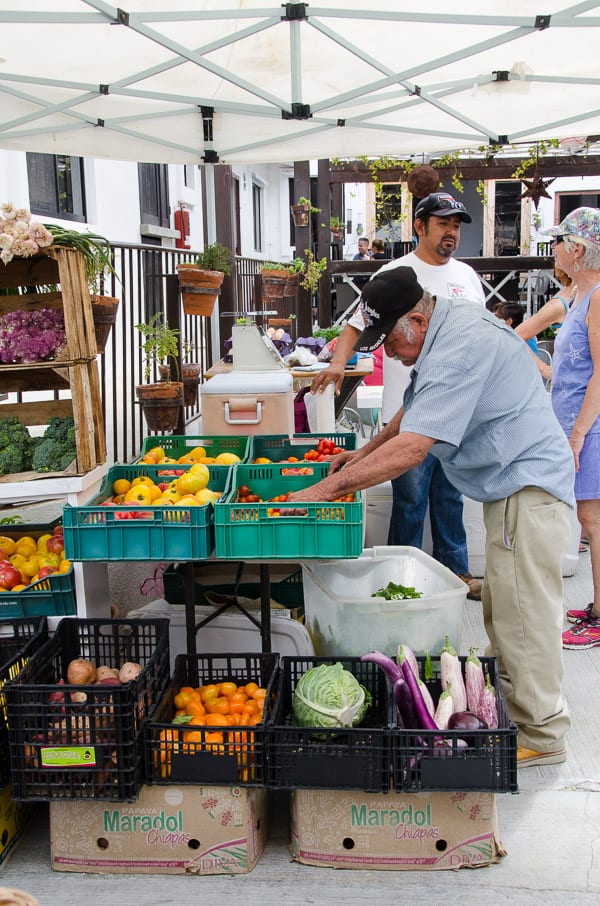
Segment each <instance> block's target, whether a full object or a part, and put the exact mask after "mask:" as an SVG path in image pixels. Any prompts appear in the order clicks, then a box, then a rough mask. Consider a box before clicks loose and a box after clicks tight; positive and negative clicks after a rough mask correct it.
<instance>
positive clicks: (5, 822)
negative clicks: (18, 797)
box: [0, 783, 31, 868]
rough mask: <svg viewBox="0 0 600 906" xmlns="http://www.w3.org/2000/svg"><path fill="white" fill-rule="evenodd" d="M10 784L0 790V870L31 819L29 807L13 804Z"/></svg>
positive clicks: (19, 803) (17, 803)
mask: <svg viewBox="0 0 600 906" xmlns="http://www.w3.org/2000/svg"><path fill="white" fill-rule="evenodd" d="M11 795H12V787H11V785H10V783H7V784H6V786H4V787H2V789H1V790H0V868H2V867H3V866H4V865H5V864H6V862H7V861H8V859H9V857H10V855H11V854H12V852H13V850H14V848H15V846H16V845H17V843H18V842H19V841H20V839H21V838H22V836H23V834H24V833H25V831H26V829H27V827H28V825H29V821H30V819H31V806H29V805H24V804H23V803H21V802H13V800H12V798H11Z"/></svg>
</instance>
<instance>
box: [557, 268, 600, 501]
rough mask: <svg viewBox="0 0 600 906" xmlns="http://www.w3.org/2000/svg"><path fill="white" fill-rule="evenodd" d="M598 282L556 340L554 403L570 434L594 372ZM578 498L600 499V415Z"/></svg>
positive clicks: (587, 444) (587, 445)
mask: <svg viewBox="0 0 600 906" xmlns="http://www.w3.org/2000/svg"><path fill="white" fill-rule="evenodd" d="M598 287H600V283H597V284H596V286H594V287H593V289H592V290H590V292H589V293H588V294H587V295H586V296H584V298H583V299H582V300H581V301H580V302H579V304H578V305H577V306H576V307H575V308H570V309H569V311H568V312H567V316H566V318H565V320H564V321H563V324H562V327H561V329H560V330H559V331H558V334H557V335H556V339H555V341H554V355H553V358H552V406H553V408H554V412H555V414H556V417H557V418H558V421H559V422H560V424H561V427H562V429H563V431H564V432H565V434H566V435H567V437H570V435H571V431H572V430H573V425H574V424H575V420H576V418H577V416H578V415H579V411H580V409H581V406H582V403H583V398H584V396H585V392H586V390H587V386H588V383H589V381H590V378H591V376H592V374H593V370H594V368H593V364H592V359H591V356H590V343H589V339H588V329H587V324H586V323H585V319H586V318H587V314H588V310H589V307H590V297H591V295H592V293H593V292H594V291H595V290H596V289H598ZM575 499H576V500H598V499H600V415H599V416H598V418H597V419H596V421H595V422H594V424H593V425H592V427H591V428H590V430H589V431H588V433H587V435H586V438H585V441H584V444H583V447H582V450H581V453H580V454H579V471H578V472H577V473H576V474H575Z"/></svg>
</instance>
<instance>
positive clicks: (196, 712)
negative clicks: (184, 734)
mask: <svg viewBox="0 0 600 906" xmlns="http://www.w3.org/2000/svg"><path fill="white" fill-rule="evenodd" d="M185 713H186V714H189V715H190V716H191V717H204V715H205V714H206V708H205V707H204V705H203V704H202V700H201V699H200V696H199V695H198V696H196V695H195V693H193V694H192V695H190V697H189V698H188V700H187V702H186V703H185Z"/></svg>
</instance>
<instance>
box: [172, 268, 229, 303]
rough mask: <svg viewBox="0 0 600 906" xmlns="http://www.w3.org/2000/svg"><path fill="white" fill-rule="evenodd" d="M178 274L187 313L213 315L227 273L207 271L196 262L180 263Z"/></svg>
mask: <svg viewBox="0 0 600 906" xmlns="http://www.w3.org/2000/svg"><path fill="white" fill-rule="evenodd" d="M177 276H178V278H179V288H180V289H181V298H182V301H183V310H184V312H185V313H186V315H211V314H212V311H213V308H214V307H215V303H216V301H217V299H218V297H219V295H220V293H221V284H222V283H223V280H224V278H225V274H224V273H223V272H222V271H207V270H204V268H201V267H196V265H194V264H178V265H177Z"/></svg>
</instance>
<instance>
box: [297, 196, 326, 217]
mask: <svg viewBox="0 0 600 906" xmlns="http://www.w3.org/2000/svg"><path fill="white" fill-rule="evenodd" d="M296 204H299V205H304V206H308V207H309V208H310V213H311V214H320V213H321V208H315V206H314V205H313V203H312V202H311V200H310V198H305V197H304V195H301V196H300V198H299V199H298V201H297V202H296Z"/></svg>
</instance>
